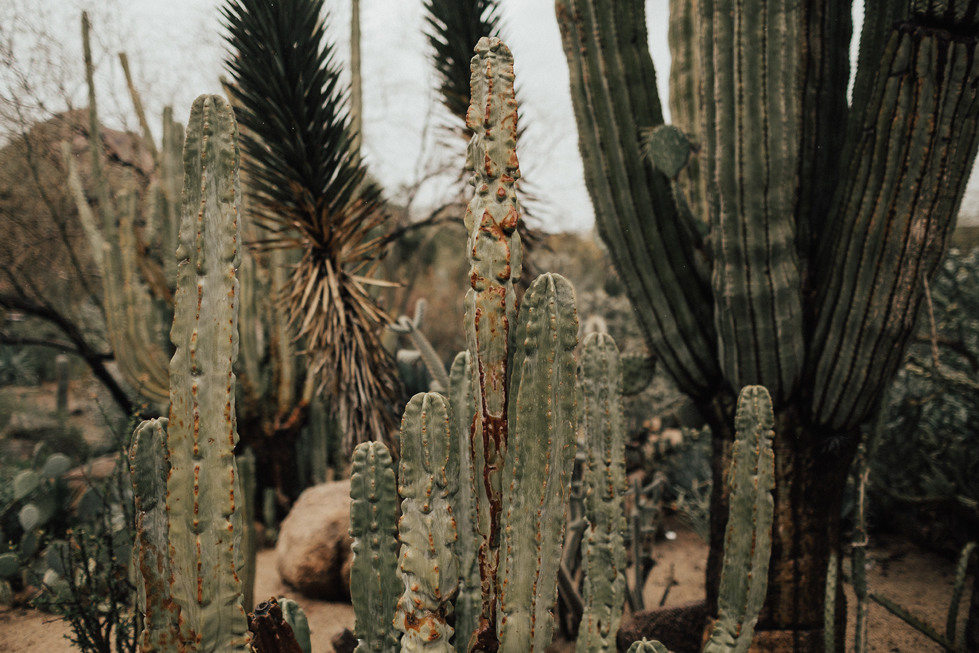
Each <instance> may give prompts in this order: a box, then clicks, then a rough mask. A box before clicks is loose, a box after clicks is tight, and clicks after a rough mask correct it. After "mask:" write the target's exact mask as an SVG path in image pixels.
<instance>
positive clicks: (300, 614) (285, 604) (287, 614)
mask: <svg viewBox="0 0 979 653" xmlns="http://www.w3.org/2000/svg"><path fill="white" fill-rule="evenodd" d="M278 603H279V608H280V609H281V610H282V619H283V620H284V621H285V622H286V623H287V624H289V628H291V629H292V634H293V636H294V637H295V638H296V643H297V644H299V648H301V649H302V651H303V653H312V651H313V643H312V641H310V637H309V620H308V619H307V618H306V611H305V610H303V609H302V607H300V605H299V604H298V603H296V602H295V601H293V600H292V599H287V598H285V597H281V596H280V597H279V600H278Z"/></svg>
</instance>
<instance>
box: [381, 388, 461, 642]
mask: <svg viewBox="0 0 979 653" xmlns="http://www.w3.org/2000/svg"><path fill="white" fill-rule="evenodd" d="M449 414H450V411H449V404H448V402H447V401H446V400H445V398H444V397H443V396H442V395H440V394H436V393H433V392H430V393H425V394H417V395H415V396H414V397H412V398H411V401H409V402H408V406H407V407H406V408H405V412H404V417H403V418H402V421H401V467H400V475H399V479H398V483H399V486H398V493H399V494H400V495H401V497H402V499H403V501H402V502H401V512H402V516H401V521H400V522H399V524H398V533H399V535H400V537H401V556H400V558H399V560H398V573H399V575H400V576H401V578H402V580H403V581H404V594H403V595H402V597H401V599H400V600H399V601H398V611H397V615H396V617H395V620H394V625H395V627H397V629H398V630H400V631H402V632H403V633H404V634H405V635H404V637H403V638H402V642H401V650H402V651H405V652H406V653H407V652H414V651H433V652H437V653H452V652H453V651H454V648H453V646H452V644H451V643H450V642H449V639H450V638H451V637H452V634H453V632H454V631H453V628H452V627H451V626H450V625H449V624H448V619H447V618H448V616H449V614H450V613H451V611H452V599H453V597H454V596H455V593H456V590H457V588H458V584H459V565H458V561H457V559H456V554H455V548H456V539H457V538H456V524H455V518H454V517H453V515H452V510H451V508H450V505H451V501H452V498H453V496H454V495H455V494H456V492H458V491H459V442H458V440H454V439H453V438H452V429H451V427H450V424H449Z"/></svg>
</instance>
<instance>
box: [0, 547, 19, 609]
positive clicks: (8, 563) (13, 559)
mask: <svg viewBox="0 0 979 653" xmlns="http://www.w3.org/2000/svg"><path fill="white" fill-rule="evenodd" d="M19 571H20V559H19V558H18V557H17V554H16V553H4V554H3V555H0V578H12V577H14V576H16V575H17V573H18V572H19ZM0 603H2V601H0Z"/></svg>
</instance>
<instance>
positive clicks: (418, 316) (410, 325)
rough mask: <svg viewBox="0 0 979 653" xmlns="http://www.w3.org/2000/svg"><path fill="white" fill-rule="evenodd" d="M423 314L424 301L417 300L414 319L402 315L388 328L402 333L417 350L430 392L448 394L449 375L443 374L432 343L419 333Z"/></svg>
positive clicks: (442, 368) (443, 367)
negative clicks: (429, 379)
mask: <svg viewBox="0 0 979 653" xmlns="http://www.w3.org/2000/svg"><path fill="white" fill-rule="evenodd" d="M424 314H425V300H424V299H419V300H418V301H417V302H416V303H415V319H410V318H409V317H408V316H407V315H402V316H401V317H399V318H398V322H397V324H392V325H390V326H388V328H389V329H391V330H392V331H395V332H397V333H404V334H406V335H407V336H408V337H409V338H411V343H412V344H413V345H414V346H415V349H417V350H418V353H420V354H421V357H422V362H423V363H425V367H426V368H428V373H429V374H430V375H431V376H432V381H433V382H434V384H433V386H432V391H435V392H448V391H449V375H448V374H446V373H445V365H443V364H442V360H441V359H440V358H439V356H438V354H437V353H435V348H434V347H432V343H431V342H430V341H429V339H428V338H426V337H425V334H424V333H422V332H421V323H422V317H423V316H424Z"/></svg>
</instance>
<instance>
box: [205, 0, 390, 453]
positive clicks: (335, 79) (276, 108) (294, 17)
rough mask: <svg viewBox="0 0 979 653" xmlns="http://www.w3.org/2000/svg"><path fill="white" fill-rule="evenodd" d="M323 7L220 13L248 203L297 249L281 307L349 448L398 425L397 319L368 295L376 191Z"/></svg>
mask: <svg viewBox="0 0 979 653" xmlns="http://www.w3.org/2000/svg"><path fill="white" fill-rule="evenodd" d="M322 10H323V0H280V1H278V2H274V3H269V2H265V0H229V1H228V3H227V4H226V5H225V6H224V7H223V8H222V10H221V11H222V15H223V18H224V23H225V27H226V29H227V36H226V40H227V42H228V45H229V46H230V50H231V52H230V55H231V56H230V59H229V61H228V62H227V66H228V69H229V71H230V72H231V74H232V76H233V78H234V84H233V85H231V86H230V92H231V94H232V96H233V98H234V100H235V103H236V105H237V106H236V112H237V115H238V120H239V124H240V125H241V126H242V127H243V128H244V129H243V130H242V137H241V143H242V150H243V151H244V154H245V156H244V157H243V164H244V165H243V167H244V169H245V172H246V173H247V175H248V187H249V191H250V193H249V194H250V198H251V200H252V206H253V207H254V210H255V211H256V212H257V213H258V215H259V216H260V217H261V218H262V219H263V220H264V223H265V226H266V228H268V230H269V232H270V234H271V235H270V238H269V239H268V240H266V241H264V242H263V245H264V246H266V247H270V248H277V247H283V248H290V247H300V248H302V249H303V250H304V255H303V257H302V260H301V261H300V263H299V264H298V265H297V266H296V268H295V270H294V271H293V274H292V279H291V289H290V290H289V291H288V292H287V293H285V297H284V298H283V299H284V303H285V306H286V307H287V310H288V313H289V318H290V320H291V322H292V324H293V325H294V326H295V327H296V328H297V329H298V337H299V338H305V342H306V345H307V347H308V351H309V353H310V355H311V358H312V360H311V365H312V372H313V373H314V374H316V375H318V376H319V379H320V389H324V388H326V389H328V390H329V395H330V398H331V399H332V401H333V408H334V410H336V412H337V413H338V416H339V418H340V420H341V423H342V425H343V430H344V434H345V438H346V440H347V441H346V444H347V447H348V450H351V449H352V448H353V446H354V445H355V444H356V443H358V442H363V441H366V440H387V441H388V442H389V443H390V439H389V436H390V434H391V433H393V432H395V431H396V429H397V424H398V420H397V417H396V414H397V413H396V409H397V406H396V403H397V401H398V400H399V398H400V394H401V393H400V383H399V380H398V376H397V367H396V365H395V364H394V361H393V359H392V358H391V356H390V354H388V353H387V351H386V350H385V349H384V348H383V347H382V346H381V341H380V338H379V331H380V328H381V327H382V326H383V325H384V324H387V323H388V322H390V319H389V317H388V316H387V315H386V314H385V313H384V311H383V310H382V309H381V308H380V307H378V306H377V304H376V303H375V301H374V299H373V297H372V296H371V294H370V293H369V292H368V289H367V286H368V285H370V284H376V283H382V282H377V281H374V280H372V279H370V274H371V272H372V270H373V265H372V263H373V262H374V261H376V260H377V259H378V258H379V257H380V255H381V253H382V249H383V242H384V241H383V240H382V239H380V238H377V237H375V236H374V234H373V232H374V230H376V228H377V227H379V226H380V224H381V223H382V222H383V221H384V219H385V216H384V214H383V212H382V200H381V191H380V188H379V187H378V186H377V185H376V184H375V183H373V182H372V181H370V180H368V179H367V171H366V169H365V168H364V167H363V165H361V163H360V161H359V159H358V158H357V157H355V156H354V154H353V153H352V150H351V147H350V142H351V140H352V139H353V136H354V134H353V133H352V131H351V129H350V126H349V124H348V115H347V110H346V93H345V90H344V89H343V88H342V87H341V85H340V68H339V65H338V64H337V63H336V61H335V50H334V47H333V45H332V44H331V43H329V42H327V41H326V39H325V21H324V19H323V18H322V17H321V15H322V13H323V12H322Z"/></svg>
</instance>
